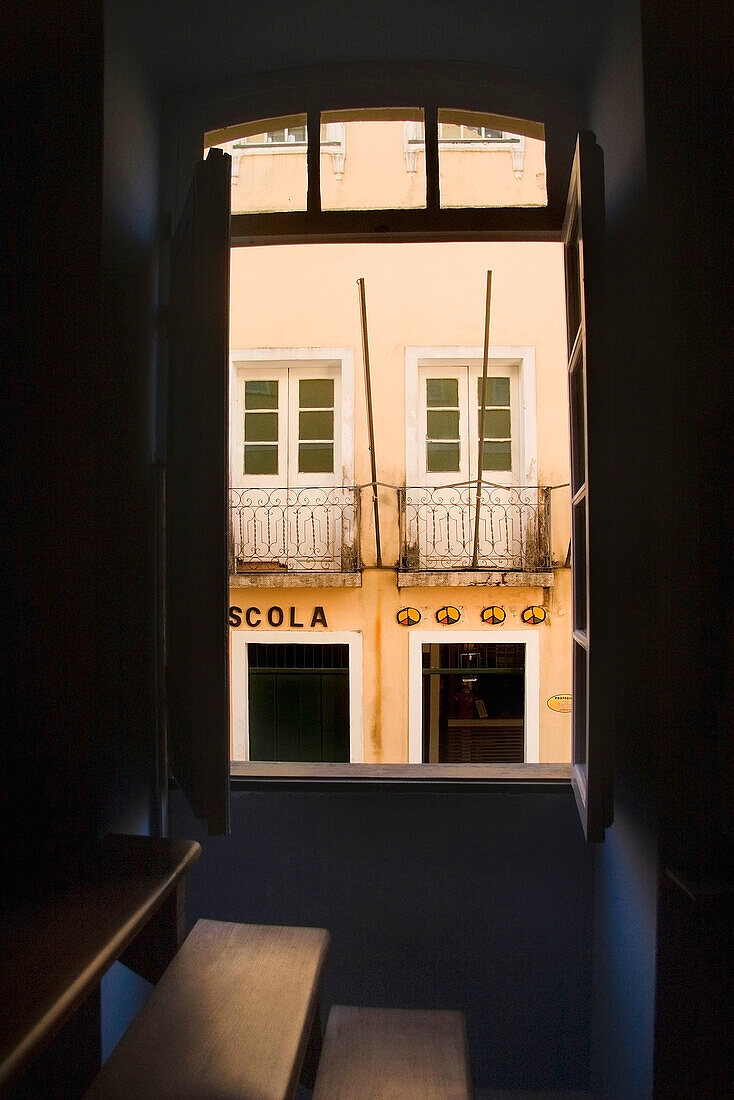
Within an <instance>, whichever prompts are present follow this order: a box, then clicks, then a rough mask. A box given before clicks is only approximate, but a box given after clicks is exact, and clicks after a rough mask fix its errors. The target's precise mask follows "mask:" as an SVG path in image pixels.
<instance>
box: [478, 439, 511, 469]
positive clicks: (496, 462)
mask: <svg viewBox="0 0 734 1100" xmlns="http://www.w3.org/2000/svg"><path fill="white" fill-rule="evenodd" d="M482 469H484V470H511V469H512V451H511V444H510V441H509V439H507V440H500V441H495V440H491V441H488V440H485V442H484V447H483V449H482Z"/></svg>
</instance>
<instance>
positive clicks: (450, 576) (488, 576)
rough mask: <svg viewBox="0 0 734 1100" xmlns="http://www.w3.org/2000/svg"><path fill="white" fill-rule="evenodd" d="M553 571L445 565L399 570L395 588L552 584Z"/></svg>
mask: <svg viewBox="0 0 734 1100" xmlns="http://www.w3.org/2000/svg"><path fill="white" fill-rule="evenodd" d="M553 582H554V578H553V573H552V572H547V573H520V572H518V571H516V570H515V571H510V570H508V571H506V572H488V571H483V570H471V571H470V570H467V569H447V570H443V571H441V572H439V571H435V572H428V571H426V572H416V573H409V572H399V573H398V588H431V587H437V588H438V587H440V588H443V587H449V588H457V587H459V588H476V587H485V586H493V587H496V588H552V587H553Z"/></svg>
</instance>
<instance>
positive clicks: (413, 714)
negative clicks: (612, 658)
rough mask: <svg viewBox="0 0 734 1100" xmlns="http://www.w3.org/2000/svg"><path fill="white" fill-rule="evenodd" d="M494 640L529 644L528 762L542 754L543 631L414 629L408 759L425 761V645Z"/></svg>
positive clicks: (410, 640) (410, 650) (410, 647)
mask: <svg viewBox="0 0 734 1100" xmlns="http://www.w3.org/2000/svg"><path fill="white" fill-rule="evenodd" d="M468 642H473V643H475V644H478V643H483V642H491V643H492V644H503V645H524V646H525V750H524V751H525V761H524V762H525V763H526V764H537V763H539V757H540V635H539V633H538V631H537V630H505V629H504V628H503V627H497V628H496V629H492V628H491V627H488V628H487V629H486V630H482V631H477V630H472V631H467V630H447V629H446V628H445V627H444V629H443V630H411V632H410V636H409V638H408V763H409V764H421V763H423V646H424V645H431V644H433V645H447V644H451V645H456V644H458V645H466V644H467V643H468Z"/></svg>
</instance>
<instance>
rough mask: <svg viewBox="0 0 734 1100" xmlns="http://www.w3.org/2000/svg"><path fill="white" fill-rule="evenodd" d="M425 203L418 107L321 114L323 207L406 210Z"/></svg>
mask: <svg viewBox="0 0 734 1100" xmlns="http://www.w3.org/2000/svg"><path fill="white" fill-rule="evenodd" d="M425 205H426V155H425V142H424V137H423V111H422V109H420V108H417V107H390V108H383V109H374V110H356V111H326V112H324V113H323V114H322V115H321V207H322V209H323V210H405V209H414V208H416V207H417V208H420V207H425Z"/></svg>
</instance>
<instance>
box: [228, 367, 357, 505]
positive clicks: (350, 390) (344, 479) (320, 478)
mask: <svg viewBox="0 0 734 1100" xmlns="http://www.w3.org/2000/svg"><path fill="white" fill-rule="evenodd" d="M229 362H230V402H229V408H230V423H229V438H230V458H229V477H230V485H231V486H232V487H233V488H241V487H244V486H240V485H239V484H238V480H239V478H240V477H241V475H240V474H239V473H238V471H239V469H240V468H241V465H242V463H241V459H240V457H239V452H240V450H241V448H242V445H243V437H244V428H243V426H244V413H245V410H244V401H243V398H242V387H241V386H240V379H239V376H240V373H241V371H242V370H248V371H249V370H250V369H251V370H252V372H253V375H254V374H255V371H256V370H257V369H258V368H260V369H261V371H262V377H263V378H267V377H268V376H270V377H273V378H276V377H277V378H284V379H285V378H286V370H287V368H289V367H292V368H294V369H295V370H296V373H297V374H298V376H299V377H308V376H309V374H310V375H311V377H316V376H317V375H318V372H319V370H320V369H323V368H329V370H330V371H333V370H336V375H335V379H336V385H335V387H334V402H335V408H334V420H335V423H334V472H333V473H332V474H301V475H298V476H297V477H296V478H295V479H294V478H292V477H291V476H290V472H289V469H288V466H292V459H291V458H290V457H289V455H290V454H291V452H292V449H293V447H294V446H295V447H296V448H297V447H298V426H297V423H296V424H295V427H293V423H292V422H293V420H294V416H293V412H292V409H293V404H294V399H293V397H292V396H290V397H285V398H284V397H281V398H280V399H279V410H280V409H283V410H284V411H285V415H286V417H287V419H288V421H289V424H288V427H287V428H286V429H285V430H284V431H283V430H281V418H279V425H278V428H279V430H278V435H279V448H280V447H281V446H282V450H283V452H284V455H285V462H286V468H285V469H283V470H282V471H279V473H278V474H277V475H274V474H264V475H263V474H253V475H249V476H250V477H251V478H252V485H253V486H257V485H262V486H263V487H280V486H283V487H285V486H290V485H291V484H293V485H294V486H297V485H299V484H300V485H313V486H319V485H324V486H331V485H334V486H338V485H354V348H345V347H342V348H335V347H331V348H320V347H306V348H285V347H284V348H235V349H233V350H231V351H230V355H229ZM299 368H300V371H299ZM297 400H298V399H297V396H296V398H295V402H296V404H297ZM285 401H287V402H288V405H287V406H286V404H285ZM280 437H282V440H283V442H282V444H281V442H280Z"/></svg>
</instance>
